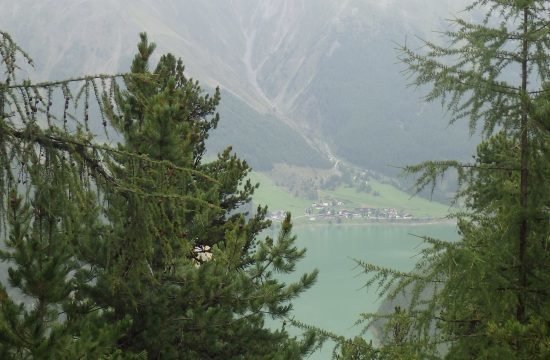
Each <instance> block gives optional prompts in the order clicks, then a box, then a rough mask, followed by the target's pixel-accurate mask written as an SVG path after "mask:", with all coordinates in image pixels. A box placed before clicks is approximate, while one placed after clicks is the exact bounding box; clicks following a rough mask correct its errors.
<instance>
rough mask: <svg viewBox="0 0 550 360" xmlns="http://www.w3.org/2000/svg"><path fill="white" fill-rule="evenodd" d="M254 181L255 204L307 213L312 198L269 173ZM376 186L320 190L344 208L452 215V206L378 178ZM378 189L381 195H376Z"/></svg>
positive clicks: (257, 175) (253, 177) (254, 177)
mask: <svg viewBox="0 0 550 360" xmlns="http://www.w3.org/2000/svg"><path fill="white" fill-rule="evenodd" d="M250 178H251V180H252V181H253V182H259V183H260V188H259V189H257V190H256V193H255V196H254V203H255V204H262V205H268V206H269V209H270V210H271V211H275V210H288V211H291V212H292V214H293V216H294V217H299V216H302V215H303V214H304V209H305V208H307V207H309V206H311V203H312V201H311V200H307V199H303V198H299V197H295V196H293V195H292V194H290V193H289V192H288V191H287V190H286V189H284V188H282V187H279V186H277V185H275V183H274V182H273V181H272V180H271V179H270V178H269V177H268V176H267V175H265V174H263V173H258V172H253V173H252V174H251V176H250ZM369 185H370V186H371V187H372V192H371V193H370V194H367V193H364V192H357V191H356V190H355V189H354V188H350V187H345V186H340V187H338V188H336V189H335V190H332V191H330V190H319V191H318V194H319V196H320V199H328V198H331V199H334V200H337V201H342V202H344V207H347V208H355V207H373V208H396V209H398V210H401V211H404V212H408V213H410V214H412V215H413V216H414V217H415V218H425V217H431V218H441V217H444V216H445V215H447V214H448V212H449V207H448V206H446V205H443V204H440V203H437V202H433V201H429V200H426V199H423V198H420V197H412V198H411V196H410V195H409V194H407V193H405V192H403V191H400V190H398V189H396V188H395V187H393V186H391V185H388V184H383V183H380V182H377V181H374V180H373V181H369ZM375 192H377V193H379V195H378V196H374V195H373V194H374V193H375Z"/></svg>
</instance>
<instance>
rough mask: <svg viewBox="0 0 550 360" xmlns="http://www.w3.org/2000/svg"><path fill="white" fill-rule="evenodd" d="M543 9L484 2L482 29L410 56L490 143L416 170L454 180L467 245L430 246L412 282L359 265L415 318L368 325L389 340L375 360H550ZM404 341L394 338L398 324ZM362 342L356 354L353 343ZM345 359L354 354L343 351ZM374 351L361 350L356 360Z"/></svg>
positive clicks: (548, 69) (418, 78)
mask: <svg viewBox="0 0 550 360" xmlns="http://www.w3.org/2000/svg"><path fill="white" fill-rule="evenodd" d="M549 5H550V4H549V3H548V2H547V1H544V0H521V1H519V0H513V1H509V0H506V1H503V0H477V1H474V2H473V4H472V5H471V6H469V7H468V8H467V9H466V10H467V11H469V12H470V13H471V14H472V18H474V19H475V18H476V16H478V15H479V14H480V13H485V16H484V17H483V18H482V21H481V22H479V23H472V22H469V21H466V20H463V19H455V20H453V21H452V23H453V25H454V27H453V28H452V29H451V30H449V31H448V32H446V33H445V34H444V35H445V36H446V37H447V38H448V39H449V43H448V44H445V45H441V46H440V45H437V44H434V43H425V44H424V45H425V48H426V49H427V51H426V53H424V54H418V53H416V52H415V51H413V50H411V49H410V48H407V47H404V48H402V49H401V60H402V61H403V62H404V63H405V64H406V65H407V67H408V70H409V72H410V75H411V77H412V78H413V81H414V82H413V83H414V84H415V85H419V86H420V85H427V84H428V85H430V84H431V85H432V86H433V87H432V89H431V91H430V92H429V93H428V95H427V97H426V99H427V100H428V101H432V100H436V99H440V100H441V101H442V103H443V104H444V105H446V106H447V108H448V109H449V111H450V112H451V114H452V115H453V119H452V122H454V121H458V120H461V119H468V120H469V122H470V129H471V131H472V132H474V131H475V129H476V128H478V127H481V128H482V132H483V135H484V140H483V142H482V143H481V144H479V146H478V148H477V152H476V156H475V157H474V162H473V163H470V164H468V163H461V162H458V161H443V162H434V161H427V162H425V163H422V164H419V165H415V166H409V167H407V168H406V171H407V172H408V173H413V174H418V175H419V176H418V178H417V183H416V185H417V187H418V189H419V190H421V189H423V188H424V187H426V186H435V183H436V182H437V181H438V179H440V177H442V176H444V175H445V173H446V172H447V171H448V170H450V169H455V170H457V173H458V177H459V183H460V189H459V192H458V193H457V200H462V201H463V202H464V204H465V211H464V212H461V213H457V214H455V215H453V216H454V217H455V218H456V219H457V222H458V229H459V233H460V235H461V240H460V241H458V242H446V241H444V240H438V239H431V238H427V237H425V238H424V240H425V243H426V247H425V248H424V249H423V250H421V259H420V261H419V262H418V263H417V264H416V267H415V268H414V270H413V271H411V272H409V273H403V272H397V271H394V270H392V269H386V268H381V267H377V266H375V265H372V264H367V263H363V262H360V261H359V264H360V265H361V266H362V267H363V268H364V270H365V272H366V273H367V274H369V276H370V278H369V280H368V283H367V285H369V286H372V285H378V286H379V290H380V293H381V295H382V296H388V297H390V298H395V297H396V296H397V295H399V294H402V293H405V294H406V296H407V297H408V298H409V299H410V306H409V308H408V309H406V310H400V311H396V312H395V313H394V314H387V315H386V314H382V315H379V314H366V315H364V316H363V317H362V319H361V320H360V321H366V322H367V324H368V325H367V328H368V327H369V326H372V324H373V321H375V320H378V319H385V321H386V327H385V328H386V339H387V341H386V342H385V343H383V344H382V346H381V348H380V349H377V350H378V352H376V354H375V355H373V356H372V357H371V358H384V354H385V353H387V352H388V351H391V350H392V349H393V350H397V352H396V353H394V354H393V355H392V356H393V357H392V358H400V357H403V356H405V358H414V357H416V358H422V359H427V358H447V359H477V358H483V359H487V358H490V359H493V358H505V359H546V358H548V357H549V356H550V353H549V350H550V347H549V345H550V325H549V324H550V297H549V295H550V293H549V289H548V286H547V284H548V283H549V282H550V278H549V273H548V268H549V266H550V252H549V243H550V229H549V224H550V221H549V220H550V218H549V208H550V193H549V192H548V189H549V185H550V183H549V180H548V179H550V176H549V175H550V174H549V170H550V169H549V166H548V164H549V160H550V154H549V152H548V146H549V144H550V142H549V140H550V138H549V130H550V127H549V124H550V112H549V111H548V110H549V107H548V102H549V99H550V88H549V87H548V85H547V82H548V80H549V77H550V66H549V64H550V63H549V62H550V17H549V14H550V7H549ZM396 322H397V323H398V324H400V326H401V328H402V329H406V332H405V333H404V334H402V335H401V336H399V337H395V336H392V331H393V330H395V327H394V326H391V324H392V323H393V324H395V323H396ZM354 343H357V341H355V342H354ZM341 349H342V355H343V358H347V359H359V358H361V357H360V356H358V355H353V354H352V355H347V354H350V352H349V345H346V344H344V343H343V344H341ZM372 351H373V347H372V345H366V346H365V344H363V350H362V351H360V352H359V354H364V353H370V352H372Z"/></svg>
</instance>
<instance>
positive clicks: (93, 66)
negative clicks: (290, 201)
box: [0, 0, 472, 174]
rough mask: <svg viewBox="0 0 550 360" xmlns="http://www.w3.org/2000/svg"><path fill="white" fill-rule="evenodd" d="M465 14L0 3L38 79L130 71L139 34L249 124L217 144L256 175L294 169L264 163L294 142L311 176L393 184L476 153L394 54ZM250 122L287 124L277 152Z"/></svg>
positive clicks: (190, 2) (372, 5) (232, 125)
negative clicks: (355, 172)
mask: <svg viewBox="0 0 550 360" xmlns="http://www.w3.org/2000/svg"><path fill="white" fill-rule="evenodd" d="M466 3H468V1H467V0H456V1H441V0H407V1H397V0H384V1H382V0H376V1H375V0H278V1H271V0H258V1H253V2H252V1H250V0H209V1H202V2H198V1H194V0H163V1H160V2H159V1H153V0H136V1H133V2H131V3H127V4H125V5H124V6H123V5H122V4H121V3H119V2H114V1H109V0H95V1H93V2H92V1H85V0H73V1H71V0H55V1H54V0H43V1H41V2H39V3H37V2H36V1H31V0H19V1H17V2H13V1H7V0H0V6H2V9H3V14H4V16H3V24H2V25H1V26H2V28H3V29H4V30H7V31H9V32H11V33H12V34H13V35H14V36H15V38H16V40H18V41H19V42H20V44H21V45H22V46H23V47H24V48H25V49H27V50H28V51H29V52H30V53H31V54H32V55H33V56H34V57H35V58H36V59H37V60H38V61H37V64H38V66H37V74H38V78H42V79H44V78H52V77H67V76H70V75H74V74H78V73H90V72H91V73H98V72H113V71H120V70H123V69H126V68H127V66H128V64H129V61H130V59H131V56H132V54H133V52H134V46H135V42H136V39H137V33H138V32H140V31H147V32H148V33H149V37H150V38H151V39H152V40H153V41H155V42H156V43H157V44H158V51H157V55H160V54H161V53H163V52H165V51H167V50H170V51H171V52H173V53H175V54H176V55H177V56H181V57H182V58H183V60H184V63H185V64H186V66H187V70H188V73H189V74H191V75H192V76H193V77H195V78H198V79H199V80H200V81H201V82H202V83H206V84H208V85H209V86H212V87H213V86H217V85H220V86H221V88H222V89H223V90H224V92H225V93H226V94H231V99H230V100H229V102H231V103H232V105H231V108H232V110H231V111H230V112H229V113H231V114H238V113H242V114H245V115H243V118H247V119H243V118H239V117H238V116H233V115H231V116H228V117H229V119H228V120H229V121H228V122H227V123H225V124H224V119H223V118H222V123H221V124H223V125H221V126H220V130H219V131H218V134H221V135H219V137H218V139H221V138H223V139H224V140H226V141H227V144H231V143H232V144H234V145H235V147H236V148H237V149H239V148H242V149H248V150H246V156H247V157H250V159H252V158H255V160H254V162H255V163H260V164H261V163H262V162H266V166H267V167H269V166H270V165H271V163H272V162H273V161H285V162H286V161H290V160H289V158H292V154H291V153H289V154H288V155H285V156H282V157H279V158H277V159H270V158H269V156H264V155H265V154H274V153H277V154H279V153H282V152H283V148H284V145H282V144H283V143H284V142H285V141H287V142H288V141H290V142H292V143H293V145H292V146H290V147H286V148H288V149H297V150H296V151H295V152H296V155H295V156H296V157H298V154H303V153H307V154H309V155H307V156H305V157H304V158H308V159H311V162H310V165H312V166H319V164H321V163H323V161H321V160H319V157H320V154H319V153H323V154H324V156H325V157H328V156H329V155H330V154H334V155H336V156H337V157H339V158H342V159H344V160H347V161H349V162H353V163H355V164H357V165H360V166H362V167H365V168H371V169H375V170H378V171H381V172H385V173H389V174H394V173H395V172H396V171H395V169H394V168H392V167H389V166H388V165H398V166H399V165H404V164H408V163H414V162H418V161H421V160H424V159H426V158H434V157H436V158H451V157H458V158H464V157H466V156H467V154H468V152H469V150H468V149H471V147H472V145H471V144H470V142H469V141H468V136H467V133H468V132H467V130H466V129H465V126H462V127H453V128H451V129H450V130H449V129H447V126H446V120H445V115H444V113H443V112H442V111H441V110H440V109H439V107H438V105H437V104H434V105H425V104H422V103H421V101H420V100H419V98H420V96H421V92H416V93H415V92H413V91H412V90H410V89H407V88H406V79H405V78H404V76H403V75H402V74H400V70H402V67H401V66H400V65H399V64H397V61H396V56H397V53H396V51H395V47H396V42H397V43H403V42H405V41H406V40H407V38H409V39H413V37H414V35H418V36H421V37H424V38H429V39H430V38H433V37H434V36H436V35H435V34H434V33H431V32H430V30H431V29H441V28H442V26H443V20H442V19H443V18H445V17H448V16H449V14H450V13H451V14H452V13H457V11H458V10H459V9H461V8H462V7H463V6H464V5H465V4H466ZM413 40H414V39H413ZM411 41H412V40H409V42H411ZM33 78H35V77H34V76H33ZM226 96H227V97H229V95H226ZM252 119H258V123H259V124H270V126H271V125H274V126H275V123H276V122H279V123H282V125H277V128H278V129H279V130H277V131H275V130H274V131H271V132H270V133H271V135H273V137H277V138H278V140H277V141H275V143H277V145H276V146H277V148H276V149H272V150H265V146H268V145H269V142H268V143H266V144H262V145H265V146H264V147H262V148H258V143H257V139H258V138H262V137H264V138H265V134H266V133H265V132H263V133H262V130H266V127H265V126H252V125H251V124H252ZM262 119H264V120H265V119H270V120H269V121H268V122H267V123H266V122H264V123H262V121H263V120H262ZM268 128H269V127H268ZM231 131H233V133H231ZM251 132H252V133H251ZM256 132H260V133H259V134H256ZM243 133H247V134H249V135H248V136H235V135H242V134H243ZM296 133H297V134H298V135H296ZM231 134H233V135H231ZM281 138H282V139H281ZM255 142H256V143H255ZM218 148H219V146H218ZM216 149H217V148H216ZM298 149H301V150H298ZM305 149H307V150H305ZM310 153H311V154H310ZM313 153H316V155H312V154H313ZM299 162H300V164H302V160H299Z"/></svg>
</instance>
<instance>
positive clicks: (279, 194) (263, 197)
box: [250, 172, 311, 217]
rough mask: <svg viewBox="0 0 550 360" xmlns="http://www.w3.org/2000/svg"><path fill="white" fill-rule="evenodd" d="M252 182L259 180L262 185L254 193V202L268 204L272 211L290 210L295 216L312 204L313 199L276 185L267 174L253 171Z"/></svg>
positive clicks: (302, 212) (301, 213)
mask: <svg viewBox="0 0 550 360" xmlns="http://www.w3.org/2000/svg"><path fill="white" fill-rule="evenodd" d="M250 179H251V180H252V182H253V183H254V182H259V183H260V187H259V188H258V189H256V192H255V193H254V199H253V200H254V204H256V205H262V206H263V205H267V206H269V209H270V210H271V211H275V210H286V211H290V212H291V213H292V215H293V217H297V216H301V215H303V214H304V211H305V209H306V208H307V207H309V206H311V200H307V199H302V198H298V197H295V196H293V195H292V194H290V193H289V192H288V191H286V189H284V188H282V187H279V186H277V185H275V183H274V182H273V180H271V179H270V178H269V177H268V176H267V175H264V174H262V173H258V172H253V173H251V174H250Z"/></svg>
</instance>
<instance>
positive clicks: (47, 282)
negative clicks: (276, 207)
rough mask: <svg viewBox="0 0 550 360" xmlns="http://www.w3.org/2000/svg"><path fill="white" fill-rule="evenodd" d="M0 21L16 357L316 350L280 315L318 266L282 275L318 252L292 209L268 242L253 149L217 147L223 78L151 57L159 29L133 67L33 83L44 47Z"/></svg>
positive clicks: (6, 293)
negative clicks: (35, 54) (251, 162)
mask: <svg viewBox="0 0 550 360" xmlns="http://www.w3.org/2000/svg"><path fill="white" fill-rule="evenodd" d="M0 35H1V42H0V55H1V60H2V63H1V65H2V66H3V70H4V72H5V74H6V75H7V77H6V80H4V81H3V82H1V83H0V95H1V96H0V100H1V104H0V105H1V107H0V110H1V113H0V115H1V117H0V161H1V162H0V163H1V172H0V186H1V187H2V188H1V189H0V202H1V207H0V210H1V212H0V215H1V220H2V221H1V224H2V228H1V230H2V233H1V234H2V247H1V249H2V251H1V252H0V257H1V259H2V260H3V262H5V264H6V266H7V267H9V271H8V276H7V279H0V280H1V281H2V288H1V291H0V340H1V341H0V354H2V358H6V359H9V358H14V359H24V358H37V357H46V358H67V359H69V358H70V359H74V358H80V357H87V356H92V357H95V358H101V357H104V358H185V359H193V358H197V359H231V358H236V359H238V358H247V359H248V358H251V359H253V358H258V359H260V358H261V359H264V358H273V359H288V358H301V357H302V356H303V355H305V354H307V353H308V351H310V349H311V347H312V345H313V342H314V339H313V337H312V336H306V337H305V338H304V339H302V340H301V339H298V338H296V337H291V336H289V334H288V333H287V332H286V331H285V330H284V327H283V328H280V329H277V328H276V327H275V326H268V325H267V324H266V323H265V319H266V317H272V318H283V317H285V316H288V315H289V314H290V311H291V309H292V306H291V301H292V299H294V298H296V297H297V296H299V294H300V293H302V292H303V291H304V290H306V289H307V288H309V287H310V286H311V285H312V284H313V283H314V281H315V278H316V271H314V272H312V273H309V274H304V275H303V276H302V277H301V278H300V279H299V280H298V281H296V282H295V283H290V284H285V283H284V282H282V281H280V280H279V278H280V277H279V276H278V275H277V274H279V273H283V274H284V273H291V272H293V271H294V268H295V264H296V262H297V261H299V260H300V259H301V258H303V256H304V254H305V251H304V250H300V249H297V248H296V247H295V245H294V240H295V237H294V236H293V235H292V225H291V221H290V216H288V217H287V219H286V220H285V221H284V222H283V224H282V227H281V231H280V234H279V235H278V237H276V238H275V239H272V238H270V237H265V238H264V239H263V240H261V239H260V232H261V231H262V230H264V229H266V228H267V227H269V226H270V222H269V221H268V220H266V219H265V214H266V211H267V210H266V208H258V210H257V211H256V212H255V213H254V214H247V213H243V211H242V210H241V206H242V205H244V204H247V203H249V202H250V200H251V196H252V194H253V191H254V189H255V188H256V187H257V185H253V184H251V183H250V181H249V180H247V175H248V173H249V171H250V169H249V167H248V165H247V164H246V162H244V161H242V160H240V159H239V158H238V157H237V156H236V155H234V154H232V152H231V149H230V148H228V149H227V150H226V151H224V152H222V153H221V154H219V155H218V156H217V158H216V159H214V160H212V161H204V159H203V156H204V154H205V141H206V139H207V137H208V133H209V131H211V130H212V129H214V128H215V127H216V124H217V122H218V116H217V114H215V107H216V105H217V104H218V102H219V92H218V91H216V92H215V93H214V95H213V96H209V95H208V94H205V93H204V92H203V90H202V89H201V88H200V86H199V85H198V82H196V81H194V80H192V79H187V78H186V77H185V76H184V74H183V65H182V62H181V61H180V60H176V58H175V57H174V56H172V55H170V54H168V55H164V56H162V57H161V59H160V61H159V63H158V65H157V67H156V68H155V70H154V71H150V70H149V57H150V56H151V54H152V52H153V50H154V44H150V43H149V42H148V41H147V38H146V36H145V35H144V34H142V35H141V42H140V43H139V45H138V50H139V51H138V54H137V55H136V57H135V59H134V62H133V64H132V69H131V72H130V73H127V74H118V75H97V76H85V77H82V78H76V79H69V80H64V81H53V82H45V83H38V84H33V83H32V82H30V81H25V82H22V83H18V82H17V79H18V77H17V74H18V65H20V64H21V60H24V61H29V62H30V58H29V57H28V56H27V55H26V54H25V53H24V52H23V51H22V50H21V49H20V48H19V47H17V45H16V44H15V43H14V42H13V41H12V39H11V37H10V36H9V35H8V34H6V33H3V32H2V33H0ZM101 127H103V128H104V129H105V131H104V135H103V138H102V139H98V138H99V134H98V132H97V129H98V128H99V129H101ZM94 130H95V131H94ZM113 131H116V132H118V133H119V134H120V136H121V137H122V141H120V143H119V144H118V145H116V146H111V145H108V143H107V141H105V139H106V138H108V137H109V136H112V134H113Z"/></svg>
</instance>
